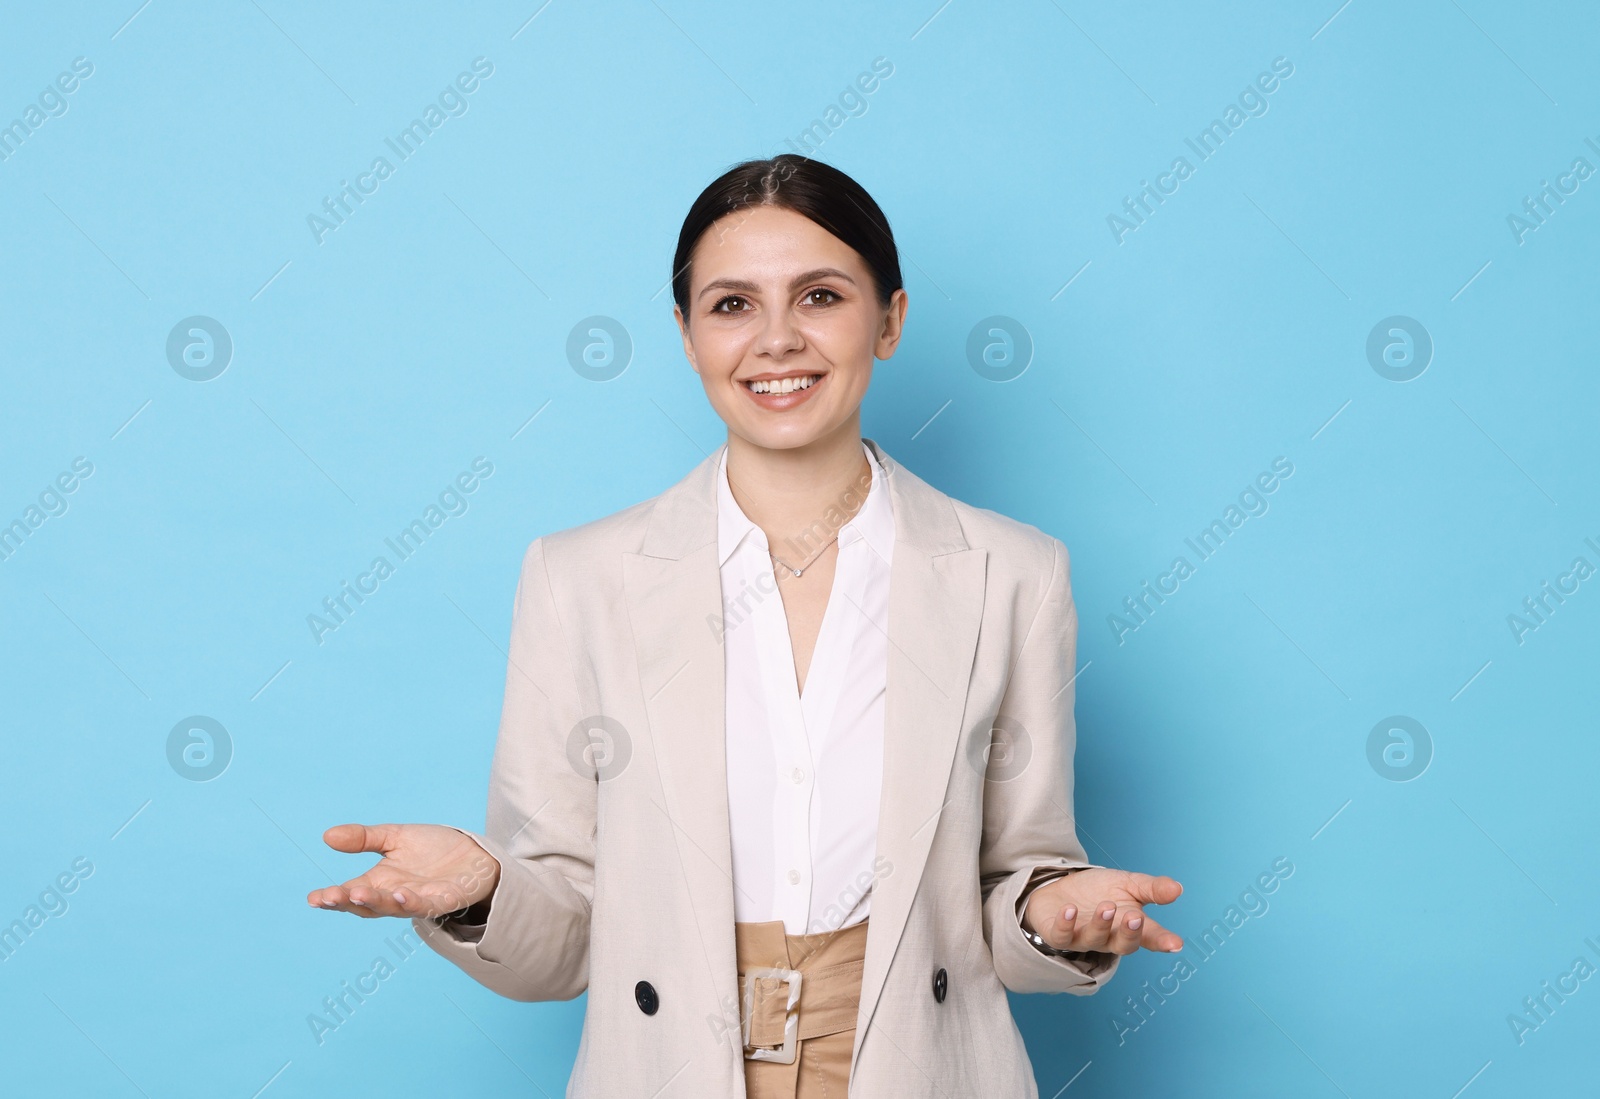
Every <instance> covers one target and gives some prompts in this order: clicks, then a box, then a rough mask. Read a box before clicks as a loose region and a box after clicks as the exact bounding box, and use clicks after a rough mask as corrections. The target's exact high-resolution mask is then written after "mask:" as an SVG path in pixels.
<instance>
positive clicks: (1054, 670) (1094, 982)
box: [978, 538, 1120, 995]
mask: <svg viewBox="0 0 1600 1099" xmlns="http://www.w3.org/2000/svg"><path fill="white" fill-rule="evenodd" d="M1051 543H1052V550H1053V559H1052V563H1051V569H1050V579H1049V582H1048V583H1047V585H1046V587H1045V593H1044V599H1043V600H1042V601H1041V603H1040V605H1039V608H1038V610H1037V611H1036V612H1035V614H1034V617H1033V622H1032V624H1031V625H1030V626H1029V628H1028V633H1027V635H1026V636H1025V638H1024V640H1023V643H1022V650H1021V652H1020V653H1019V654H1018V655H1017V661H1016V664H1015V666H1014V667H1013V668H1012V672H1011V678H1010V681H1009V682H1008V683H1007V685H1006V690H1005V694H1004V696H1003V698H1002V699H1001V703H1000V710H999V715H998V716H997V717H996V718H995V727H996V730H997V734H998V735H997V736H996V742H997V750H995V751H992V752H991V754H990V761H989V772H990V774H989V776H988V778H987V779H986V781H985V782H984V799H983V842H982V846H981V848H980V850H979V855H978V862H979V876H980V880H981V883H982V889H983V935H984V938H985V939H986V940H987V941H988V943H989V949H990V952H991V954H992V955H993V957H994V968H995V974H996V975H997V976H998V977H999V978H1000V983H1001V984H1003V985H1005V986H1006V987H1007V988H1008V989H1010V990H1011V991H1013V992H1071V993H1076V994H1079V995H1086V994H1088V993H1091V992H1095V991H1097V990H1098V989H1099V988H1100V986H1101V985H1102V984H1104V983H1105V982H1106V981H1108V980H1110V978H1111V976H1112V974H1113V973H1115V972H1116V970H1117V965H1118V962H1119V961H1120V956H1119V955H1117V954H1113V953H1110V952H1107V951H1091V952H1088V953H1087V955H1086V957H1085V958H1084V959H1081V960H1068V959H1066V958H1059V957H1053V956H1051V955H1048V954H1044V953H1041V952H1040V951H1039V950H1037V949H1035V948H1034V946H1033V944H1032V943H1030V942H1028V940H1027V939H1026V938H1024V937H1023V934H1022V918H1021V915H1020V912H1019V909H1020V906H1021V901H1022V899H1023V897H1024V896H1025V895H1026V892H1027V889H1028V886H1029V884H1030V882H1033V881H1034V880H1035V878H1036V877H1037V878H1038V879H1047V878H1048V877H1051V876H1058V875H1059V872H1060V871H1062V870H1082V869H1086V868H1088V867H1090V866H1094V865H1095V864H1094V863H1091V862H1089V860H1088V856H1087V854H1086V852H1085V851H1084V848H1083V845H1082V844H1080V843H1079V842H1078V835H1077V828H1076V826H1075V824H1074V816H1073V806H1072V784H1073V765H1072V756H1073V751H1074V749H1075V747H1076V744H1077V727H1076V724H1075V722H1074V719H1073V713H1072V709H1073V699H1074V694H1075V692H1074V690H1073V684H1072V681H1073V678H1074V676H1075V675H1076V665H1077V634H1078V614H1077V609H1076V608H1075V607H1074V605H1073V602H1072V584H1071V576H1070V566H1069V562H1068V557H1067V548H1066V546H1065V545H1063V544H1062V542H1061V540H1060V539H1058V538H1052V539H1051ZM1001 748H1003V750H998V749H1001ZM1050 871H1056V872H1057V873H1056V874H1050V873H1049V872H1050Z"/></svg>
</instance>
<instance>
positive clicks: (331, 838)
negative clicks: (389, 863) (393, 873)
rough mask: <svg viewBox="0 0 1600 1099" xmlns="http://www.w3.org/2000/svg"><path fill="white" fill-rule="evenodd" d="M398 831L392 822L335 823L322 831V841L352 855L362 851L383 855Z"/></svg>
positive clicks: (336, 849) (392, 842)
mask: <svg viewBox="0 0 1600 1099" xmlns="http://www.w3.org/2000/svg"><path fill="white" fill-rule="evenodd" d="M396 832H397V829H396V828H395V826H394V825H392V824H335V825H334V826H333V827H332V828H330V829H328V830H327V831H326V832H324V833H322V842H323V843H326V844H327V845H328V846H329V847H331V848H333V849H334V850H335V851H345V852H348V853H349V854H352V855H353V854H356V853H357V852H360V851H372V852H375V853H377V854H380V855H382V854H386V853H387V852H388V850H389V848H390V847H392V846H393V844H394V841H395V839H396Z"/></svg>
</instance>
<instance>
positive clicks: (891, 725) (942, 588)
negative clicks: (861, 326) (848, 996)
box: [851, 439, 988, 1071]
mask: <svg viewBox="0 0 1600 1099" xmlns="http://www.w3.org/2000/svg"><path fill="white" fill-rule="evenodd" d="M866 442H867V444H868V445H869V446H870V447H871V448H872V451H873V453H874V454H876V455H877V456H878V458H879V460H880V461H881V462H882V463H883V466H884V469H885V471H886V472H887V474H888V482H889V490H890V500H891V502H892V503H893V506H894V525H895V547H894V562H893V564H892V565H890V568H889V667H888V683H887V694H886V696H885V700H884V730H883V793H882V800H881V802H880V805H879V811H878V855H879V856H880V857H882V858H883V859H885V860H886V861H887V865H886V867H885V871H884V874H883V876H882V877H880V878H879V879H878V880H877V881H876V882H875V883H874V884H873V887H872V902H871V910H870V919H869V920H868V926H867V950H866V960H865V965H864V969H863V973H862V979H861V1006H860V1009H859V1011H858V1014H857V1016H856V1045H855V1050H854V1051H853V1053H852V1055H851V1067H852V1071H853V1070H854V1064H855V1057H856V1056H858V1055H859V1053H860V1049H861V1040H862V1038H863V1037H864V1036H865V1034H866V1031H867V1027H868V1025H869V1024H870V1023H871V1021H872V1015H873V1012H874V1010H875V1009H876V1007H877V1005H878V999H879V997H880V995H881V994H882V992H883V986H884V982H885V980H886V979H887V977H888V973H889V964H890V962H891V961H892V960H893V959H894V955H895V951H896V949H897V948H898V946H899V943H900V938H901V936H902V935H903V934H904V932H905V926H906V920H907V918H908V916H909V915H910V912H911V902H912V899H913V898H914V897H915V896H916V894H917V887H918V885H919V884H920V883H921V881H922V873H923V869H924V867H925V866H926V864H927V859H928V849H929V848H930V847H931V846H932V844H933V834H934V832H935V831H936V830H937V828H938V826H939V815H940V812H941V811H942V809H943V808H944V797H945V791H946V790H947V789H948V787H949V781H950V769H951V766H952V765H953V761H954V758H955V750H956V745H957V744H958V743H959V742H960V739H961V730H962V721H963V717H964V714H965V709H966V698H967V686H968V684H969V683H970V681H971V678H972V662H973V656H974V654H975V653H976V651H977V643H978V626H979V623H980V622H981V620H982V618H983V601H984V585H985V577H986V574H987V566H988V551H986V550H983V549H974V548H971V547H969V546H968V545H967V541H966V538H965V537H964V535H963V534H962V531H961V525H960V523H959V522H958V520H957V519H956V515H955V509H954V508H953V507H952V506H951V500H950V498H949V497H948V496H946V495H945V494H944V493H942V492H940V491H938V490H937V489H935V488H934V487H933V486H931V485H929V484H928V483H927V482H925V481H923V480H921V479H920V478H918V477H917V476H915V475H914V474H912V473H911V472H910V471H908V470H907V469H905V468H904V467H903V466H900V465H899V464H898V463H896V462H895V461H894V460H893V459H892V458H890V457H889V456H888V455H887V454H885V453H884V452H883V450H882V449H880V448H879V446H878V444H877V443H875V442H873V441H872V440H870V439H868V440H866ZM973 873H974V875H976V873H977V871H976V868H974V871H973ZM972 884H973V888H974V889H977V887H978V883H977V880H976V877H974V880H973V883H972ZM929 980H930V981H931V980H932V975H931V974H930V975H929ZM930 989H931V985H930ZM930 995H931V992H930ZM907 1025H908V1026H909V1025H911V1024H910V1022H909V1021H908V1022H907Z"/></svg>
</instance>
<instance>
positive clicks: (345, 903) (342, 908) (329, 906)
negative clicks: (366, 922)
mask: <svg viewBox="0 0 1600 1099" xmlns="http://www.w3.org/2000/svg"><path fill="white" fill-rule="evenodd" d="M348 884H349V883H346V885H344V886H340V885H330V886H328V887H326V888H324V889H313V890H312V891H311V892H310V893H308V894H306V903H307V904H309V905H311V906H312V907H314V908H322V909H326V910H328V911H332V912H349V913H351V914H352V915H356V916H367V917H370V916H373V915H376V913H373V912H370V911H368V910H367V909H366V908H365V907H363V906H361V905H358V904H355V903H354V902H352V901H351V899H350V892H349V889H348V888H347V886H348Z"/></svg>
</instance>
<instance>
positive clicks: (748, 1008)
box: [740, 968, 800, 1065]
mask: <svg viewBox="0 0 1600 1099" xmlns="http://www.w3.org/2000/svg"><path fill="white" fill-rule="evenodd" d="M759 977H777V978H779V979H780V980H784V981H788V982H789V1002H788V1003H787V1004H786V1005H785V1007H784V1020H783V1045H781V1046H778V1047H776V1048H774V1047H771V1046H752V1045H751V1044H750V1028H751V1025H752V1023H753V1021H754V1010H755V998H756V979H757V978H759ZM740 1029H741V1030H742V1031H743V1035H742V1036H743V1038H744V1057H745V1060H747V1061H776V1062H778V1063H779V1064H784V1065H792V1064H794V1058H795V1047H796V1044H797V1042H798V1039H799V1035H800V971H799V970H798V969H779V968H769V969H747V970H745V973H744V1018H743V1019H742V1020H741V1025H740Z"/></svg>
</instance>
